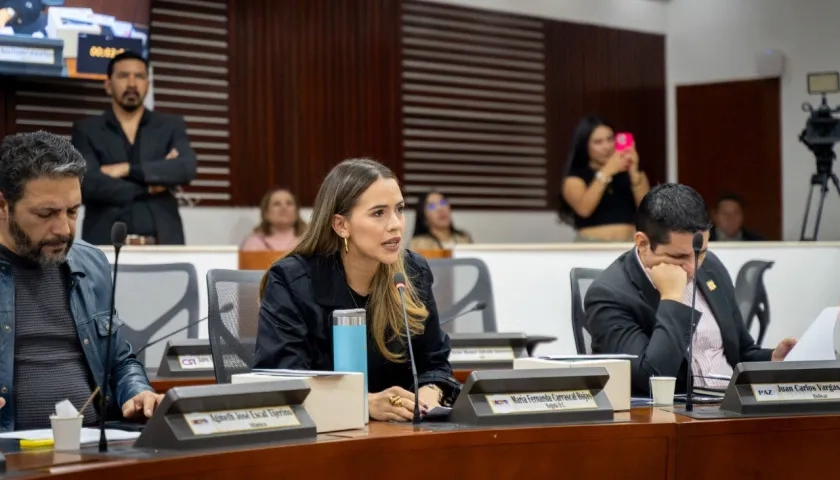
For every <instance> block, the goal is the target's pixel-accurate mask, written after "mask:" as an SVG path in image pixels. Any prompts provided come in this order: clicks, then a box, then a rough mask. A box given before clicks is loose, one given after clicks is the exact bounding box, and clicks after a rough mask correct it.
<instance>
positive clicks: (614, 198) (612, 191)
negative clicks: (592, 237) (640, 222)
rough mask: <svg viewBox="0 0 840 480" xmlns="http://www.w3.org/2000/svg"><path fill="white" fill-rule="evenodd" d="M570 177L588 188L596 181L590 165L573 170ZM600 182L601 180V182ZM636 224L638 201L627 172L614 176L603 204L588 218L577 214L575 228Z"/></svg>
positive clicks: (602, 200)
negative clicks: (579, 180)
mask: <svg viewBox="0 0 840 480" xmlns="http://www.w3.org/2000/svg"><path fill="white" fill-rule="evenodd" d="M569 176H570V177H578V178H580V179H582V180H583V181H584V183H586V185H587V186H589V185H590V184H592V182H593V181H595V170H592V169H591V168H590V167H589V166H588V165H587V166H585V167H583V168H573V169H572V171H571V172H569ZM599 181H600V180H599ZM635 223H636V199H635V197H633V186H632V185H631V184H630V174H629V173H627V172H622V173H619V174H617V175H615V176H613V178H612V181H611V182H610V184H609V185H607V188H606V190H605V191H604V196H603V197H601V202H600V203H598V206H597V207H595V211H593V212H592V215H590V216H589V217H587V218H583V217H581V216H579V215H578V214H577V213H575V228H576V229H581V228H586V227H598V226H601V225H613V224H630V225H633V224H635Z"/></svg>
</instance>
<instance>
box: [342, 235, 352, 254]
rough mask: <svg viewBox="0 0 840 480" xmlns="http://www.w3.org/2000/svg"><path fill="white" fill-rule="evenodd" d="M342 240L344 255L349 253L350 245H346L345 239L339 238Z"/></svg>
mask: <svg viewBox="0 0 840 480" xmlns="http://www.w3.org/2000/svg"><path fill="white" fill-rule="evenodd" d="M341 238H343V239H344V253H350V245H348V244H347V237H341Z"/></svg>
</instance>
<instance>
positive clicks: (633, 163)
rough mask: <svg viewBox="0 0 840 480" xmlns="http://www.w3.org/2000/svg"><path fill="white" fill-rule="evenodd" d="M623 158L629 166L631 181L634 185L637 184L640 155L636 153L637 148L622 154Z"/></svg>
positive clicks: (631, 148) (629, 149)
mask: <svg viewBox="0 0 840 480" xmlns="http://www.w3.org/2000/svg"><path fill="white" fill-rule="evenodd" d="M621 156H622V158H624V159H625V161H626V162H627V165H628V169H627V170H628V171H629V172H630V180H632V182H633V183H636V182H637V181H638V180H639V179H640V177H639V174H640V173H639V153H638V152H637V151H636V147H630V148H628V149H627V150H624V151H623V152H621Z"/></svg>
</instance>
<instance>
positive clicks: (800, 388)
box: [750, 382, 840, 402]
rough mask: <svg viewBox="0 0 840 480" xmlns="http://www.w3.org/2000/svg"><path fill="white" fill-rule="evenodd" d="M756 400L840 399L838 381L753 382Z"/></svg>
mask: <svg viewBox="0 0 840 480" xmlns="http://www.w3.org/2000/svg"><path fill="white" fill-rule="evenodd" d="M750 387H752V391H753V395H755V400H756V401H757V402H801V401H809V400H813V401H819V400H840V382H809V383H753V384H751V385H750Z"/></svg>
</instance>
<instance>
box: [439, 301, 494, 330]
mask: <svg viewBox="0 0 840 480" xmlns="http://www.w3.org/2000/svg"><path fill="white" fill-rule="evenodd" d="M485 308H487V304H486V303H484V302H478V303H476V304H475V305H473V306H472V307H471V308H468V309H466V310H464V311H463V312H461V313H459V314H457V315H452V316H451V317H449V318H447V319H446V320H444V321H442V322H440V326H441V327H442V326H444V325H446V324H447V323H451V322H453V321H455V320H458V319H459V318H461V317H463V316H464V315H466V314H468V313H473V312H483V311H484V309H485Z"/></svg>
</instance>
